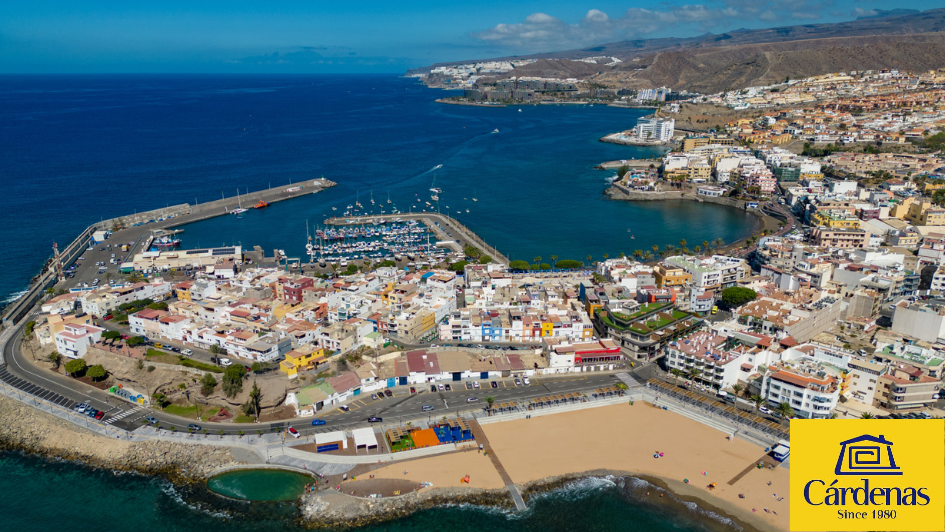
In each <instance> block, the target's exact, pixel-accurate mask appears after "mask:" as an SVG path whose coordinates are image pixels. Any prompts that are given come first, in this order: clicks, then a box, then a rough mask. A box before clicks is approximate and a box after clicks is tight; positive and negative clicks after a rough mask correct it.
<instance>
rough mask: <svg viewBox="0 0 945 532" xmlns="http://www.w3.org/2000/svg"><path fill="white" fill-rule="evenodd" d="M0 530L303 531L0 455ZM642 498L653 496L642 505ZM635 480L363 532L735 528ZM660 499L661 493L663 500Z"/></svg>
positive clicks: (290, 518)
mask: <svg viewBox="0 0 945 532" xmlns="http://www.w3.org/2000/svg"><path fill="white" fill-rule="evenodd" d="M0 468H2V471H3V472H4V474H3V475H2V476H0V493H3V494H4V507H5V508H6V511H4V512H3V519H0V531H3V532H7V531H9V532H33V531H37V532H39V531H49V530H56V531H58V532H87V531H94V530H118V529H121V530H139V531H150V530H160V531H163V532H205V531H207V530H226V531H234V532H243V531H263V532H266V531H286V532H294V531H301V530H305V529H304V528H301V527H300V526H299V524H298V521H297V517H298V511H297V509H296V506H295V505H294V504H292V503H285V502H268V503H267V502H253V503H249V502H238V501H231V500H229V499H224V498H222V497H219V496H217V495H215V494H213V493H211V492H209V491H208V490H207V489H205V488H203V487H200V486H193V487H175V486H173V485H171V484H170V483H168V482H167V481H164V480H162V479H158V478H152V477H144V476H140V475H133V474H116V473H114V472H111V471H107V470H99V469H90V468H88V467H85V466H82V465H78V464H73V463H68V462H56V461H46V460H44V459H41V458H36V457H32V456H23V455H21V454H19V453H9V452H4V453H0ZM646 492H651V493H652V494H653V495H651V496H649V497H647V496H645V493H646ZM656 493H657V490H656V488H654V487H652V486H650V485H648V484H646V483H644V482H642V481H639V480H634V479H628V480H623V479H588V480H585V481H582V482H579V483H577V484H575V485H572V486H571V487H568V488H565V489H562V490H558V491H555V492H551V493H548V494H544V495H540V496H538V497H536V498H534V499H532V500H531V501H529V504H530V508H529V510H528V511H526V512H524V513H522V514H515V513H509V512H505V511H499V510H495V509H489V508H479V507H470V506H456V507H448V508H435V509H431V510H427V511H423V512H419V513H417V514H414V515H412V516H409V517H407V518H404V519H400V520H397V521H391V522H387V523H383V524H380V525H376V526H372V527H367V528H364V529H362V530H364V531H366V532H379V531H382V530H384V531H391V532H399V531H404V532H406V531H413V530H421V529H428V528H431V527H433V528H435V529H437V530H449V531H451V532H493V531H508V532H532V531H552V532H556V531H562V532H563V531H572V530H575V531H578V530H579V531H634V532H635V531H641V532H643V531H645V532H688V531H692V532H721V531H732V530H738V529H737V528H736V527H735V526H734V525H731V524H730V523H728V522H726V521H725V520H724V519H720V518H718V517H717V516H714V515H713V514H710V513H708V512H704V511H702V510H700V509H698V508H697V507H695V506H694V505H691V504H683V503H678V502H675V501H674V500H672V499H671V498H670V497H669V496H667V497H665V498H658V497H656ZM667 495H668V494H667Z"/></svg>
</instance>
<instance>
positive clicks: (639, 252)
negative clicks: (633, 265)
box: [633, 249, 643, 259]
mask: <svg viewBox="0 0 945 532" xmlns="http://www.w3.org/2000/svg"><path fill="white" fill-rule="evenodd" d="M633 256H634V257H636V258H638V259H639V258H640V257H642V256H643V250H642V249H635V250H633Z"/></svg>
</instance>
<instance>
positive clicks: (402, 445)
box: [390, 436, 413, 453]
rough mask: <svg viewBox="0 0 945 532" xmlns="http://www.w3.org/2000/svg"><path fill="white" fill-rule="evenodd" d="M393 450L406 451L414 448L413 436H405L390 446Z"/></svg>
mask: <svg viewBox="0 0 945 532" xmlns="http://www.w3.org/2000/svg"><path fill="white" fill-rule="evenodd" d="M390 447H391V451H392V452H395V453H396V452H398V451H406V450H408V449H411V448H413V438H411V437H410V436H404V437H403V438H401V440H400V441H399V442H397V443H396V444H393V445H391V446H390Z"/></svg>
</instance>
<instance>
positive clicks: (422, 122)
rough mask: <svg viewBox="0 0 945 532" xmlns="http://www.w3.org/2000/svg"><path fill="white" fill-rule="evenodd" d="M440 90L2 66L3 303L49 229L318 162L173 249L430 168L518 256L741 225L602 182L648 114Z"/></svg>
mask: <svg viewBox="0 0 945 532" xmlns="http://www.w3.org/2000/svg"><path fill="white" fill-rule="evenodd" d="M443 95H444V92H443V91H438V90H432V89H427V88H424V87H422V86H420V85H418V84H417V83H416V81H415V80H410V79H402V78H398V77H396V76H350V75H348V76H342V75H337V76H303V75H299V76H268V75H267V76H199V75H191V76H176V75H175V76H172V75H165V76H160V75H158V76H155V75H125V76H114V75H98V76H0V146H3V149H0V176H2V178H0V195H2V196H3V198H4V199H5V201H6V205H7V208H3V209H0V246H2V248H3V250H4V253H3V254H0V302H2V301H3V300H4V299H6V298H7V297H8V296H9V295H10V294H13V293H15V292H17V291H20V290H22V289H24V288H25V287H26V286H27V284H28V282H29V279H30V277H32V276H33V275H35V274H36V273H37V272H38V270H39V268H40V266H41V265H42V264H43V261H44V260H45V259H46V257H48V256H49V255H50V253H51V245H52V242H54V241H57V242H59V243H60V245H62V244H64V243H66V242H70V241H71V240H72V239H73V238H74V237H75V235H76V234H77V233H78V232H79V231H80V230H81V229H83V228H85V227H86V226H87V225H88V224H90V223H92V222H95V221H98V220H100V219H103V218H111V217H117V216H123V215H126V214H128V213H133V212H135V211H138V212H141V211H144V210H150V209H156V208H160V207H163V206H165V205H167V204H177V203H182V202H191V203H192V202H201V203H202V202H205V201H210V200H215V199H219V198H220V197H221V194H224V195H226V197H232V196H234V195H235V194H236V191H237V189H240V190H242V191H243V192H245V191H246V189H247V187H248V188H249V190H259V189H262V188H267V187H269V186H272V187H279V186H283V185H285V184H287V183H290V182H298V181H303V180H306V179H311V178H317V177H320V176H322V175H324V176H325V177H326V178H328V179H331V180H333V181H336V182H337V183H339V186H338V187H336V188H334V189H331V190H329V191H326V192H323V193H321V194H318V195H314V196H311V195H310V196H306V197H304V198H300V199H296V200H292V201H288V202H285V203H280V204H276V205H273V206H272V207H270V208H269V209H265V210H262V211H251V212H249V213H247V214H246V215H245V216H244V217H243V219H237V218H235V217H233V216H226V217H220V218H217V219H214V220H210V221H207V222H204V223H200V224H196V225H192V226H190V227H187V229H186V232H185V233H184V234H183V235H181V236H182V237H183V240H184V247H188V248H197V247H205V246H211V245H219V244H222V243H224V242H225V243H228V244H229V243H234V242H240V243H242V244H243V245H245V246H252V245H260V246H262V247H263V248H264V249H265V250H266V251H267V252H269V253H271V251H272V249H273V248H279V249H284V250H286V252H287V253H288V254H289V256H290V257H301V256H302V252H303V251H304V245H305V226H306V221H308V222H311V223H312V224H317V223H321V222H322V221H323V220H324V219H325V218H326V217H328V216H330V215H331V214H333V213H334V214H339V213H340V212H343V211H344V207H345V206H347V205H349V204H353V203H354V202H355V200H356V199H357V198H360V200H361V203H362V204H365V205H368V204H369V203H370V202H369V198H370V195H371V194H372V192H373V195H374V199H375V202H376V205H377V208H378V210H380V204H381V203H383V204H384V205H386V201H387V197H388V194H390V198H391V200H392V201H393V202H394V204H395V205H397V206H398V207H399V208H400V209H401V210H406V209H407V208H408V205H409V206H414V207H416V206H418V205H422V203H420V204H418V203H417V202H416V199H417V198H422V199H423V200H424V201H426V200H428V199H429V197H430V196H429V189H430V188H431V184H432V180H433V177H434V174H435V175H436V179H437V186H438V187H439V188H442V189H443V193H442V194H441V198H442V200H441V202H440V209H441V210H442V211H444V212H448V213H451V214H453V215H455V216H456V217H457V218H458V219H460V220H461V221H462V222H464V223H465V224H467V225H468V226H469V227H470V228H472V229H474V230H476V231H477V232H479V233H480V234H481V235H482V236H483V237H484V238H485V239H486V240H487V241H488V242H489V243H491V244H493V245H495V246H496V247H497V248H498V249H499V250H500V251H501V252H503V253H505V254H506V255H508V256H511V257H512V258H513V259H517V258H519V259H525V260H528V261H531V260H532V259H533V258H534V257H536V256H541V257H543V258H544V259H545V261H546V262H547V261H549V260H550V257H551V256H552V255H557V256H558V257H559V258H562V259H563V258H575V259H580V260H584V258H585V257H586V256H587V255H591V256H592V257H593V258H594V259H595V260H599V259H600V258H602V257H603V255H604V254H605V253H607V254H609V255H610V256H612V257H613V256H617V255H618V254H619V253H627V254H629V253H632V252H633V250H634V249H641V250H645V249H649V248H650V247H651V246H653V245H654V244H656V245H659V246H664V245H665V244H677V243H678V242H679V240H680V239H683V238H685V239H686V240H687V241H688V242H689V245H690V247H692V246H694V245H696V244H697V243H701V242H702V241H704V240H709V241H711V240H714V239H715V238H717V237H720V238H722V239H723V240H726V241H733V240H737V239H738V238H741V237H744V236H746V235H747V234H748V232H749V229H750V227H751V226H752V225H753V222H754V220H753V218H752V217H751V216H750V215H748V214H746V213H745V212H743V211H739V210H736V209H732V208H727V207H722V206H718V205H708V204H694V203H672V202H654V203H627V202H614V201H609V200H607V199H606V198H604V197H603V196H602V192H603V191H604V190H605V189H606V188H607V186H608V180H609V179H610V178H611V177H612V176H613V175H614V172H605V171H601V170H595V169H594V168H593V166H594V165H596V164H598V163H600V162H603V161H608V160H616V159H630V158H634V157H636V158H640V157H648V156H652V155H654V154H658V153H659V151H658V150H656V149H653V148H637V147H630V146H617V145H613V144H605V143H601V142H598V140H597V139H598V138H600V137H602V136H604V135H606V134H608V133H612V132H614V131H619V130H624V129H628V128H630V127H632V126H633V125H634V124H635V123H636V119H637V118H638V117H640V116H641V115H642V114H644V113H645V111H640V110H632V109H615V108H611V107H606V106H601V105H596V106H592V107H583V106H523V107H522V108H521V109H522V111H521V112H519V111H518V109H519V108H517V107H507V108H500V109H484V108H481V107H463V106H454V105H442V104H437V103H435V102H434V101H433V100H434V99H436V98H438V97H440V96H443ZM495 129H498V130H499V133H496V134H493V133H492V131H493V130H495ZM438 165H442V167H440V168H439V169H437V170H435V171H434V170H433V168H434V167H436V166H438ZM474 195H475V196H476V197H477V198H478V199H479V201H478V202H473V201H472V197H473V196H474ZM332 207H336V208H338V209H339V210H338V211H332V210H331V208H332ZM447 207H449V208H447ZM467 209H468V210H469V212H468V213H467V212H466V210H467ZM628 229H629V230H630V231H629V232H628ZM631 236H634V237H635V238H631Z"/></svg>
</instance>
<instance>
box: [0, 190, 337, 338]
mask: <svg viewBox="0 0 945 532" xmlns="http://www.w3.org/2000/svg"><path fill="white" fill-rule="evenodd" d="M334 186H336V183H334V182H333V181H329V180H328V179H324V178H321V179H314V180H306V181H302V182H299V183H290V184H288V185H285V186H281V187H277V188H269V189H263V190H258V191H255V192H247V193H246V194H242V195H240V196H236V195H234V196H232V197H229V198H226V197H223V198H221V199H219V200H214V201H209V202H204V203H199V204H194V205H191V204H189V203H181V204H178V205H169V206H167V207H165V208H163V209H154V210H151V211H144V212H140V213H139V212H136V213H133V214H130V215H125V216H118V217H115V218H110V219H107V220H101V221H99V222H96V223H93V224H92V225H90V226H88V227H86V228H85V229H84V230H83V231H82V232H81V233H79V235H78V236H77V237H76V238H75V239H74V240H73V241H72V242H70V243H69V244H68V245H67V246H65V247H63V248H60V250H59V253H60V262H61V263H62V265H63V267H67V266H69V265H70V264H72V263H73V262H75V261H76V259H77V258H78V257H79V255H81V254H82V252H84V251H85V249H86V247H87V246H88V245H89V244H90V242H91V239H92V234H93V233H94V232H95V231H99V230H111V231H114V232H115V235H116V236H118V237H119V238H118V240H119V241H120V242H140V241H142V240H145V237H146V236H147V235H148V234H149V233H151V231H153V230H155V229H169V228H173V227H178V226H181V225H185V224H189V223H193V222H199V221H201V220H206V219H208V218H214V217H217V216H223V215H226V214H229V213H230V211H232V210H233V209H236V208H239V207H240V206H241V205H242V206H243V207H244V208H245V207H252V206H253V204H254V203H256V202H259V201H265V202H268V203H270V204H271V203H275V202H279V201H284V200H287V199H292V198H297V197H300V196H304V195H306V194H315V193H318V192H321V191H322V190H324V189H326V188H330V187H334ZM244 199H245V200H246V202H245V204H244V202H243V200H244ZM57 282H58V278H57V272H56V267H55V264H54V260H53V259H51V260H50V261H48V262H47V263H46V264H45V265H44V267H43V270H42V271H41V272H40V273H39V275H37V276H36V277H34V278H33V280H32V282H31V283H30V287H29V289H28V290H27V292H26V293H25V294H23V295H22V296H20V297H19V298H18V299H17V300H16V301H13V302H12V303H10V304H9V305H7V307H6V308H4V310H3V318H2V323H3V325H4V326H5V327H6V326H10V325H12V324H15V323H17V322H18V321H20V320H21V319H23V317H24V316H26V315H27V314H28V313H29V311H30V310H31V309H32V308H33V305H34V304H35V303H36V302H37V301H39V300H40V298H41V297H42V296H43V294H44V293H45V291H46V289H47V288H50V287H52V286H55V285H56V283H57Z"/></svg>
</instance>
